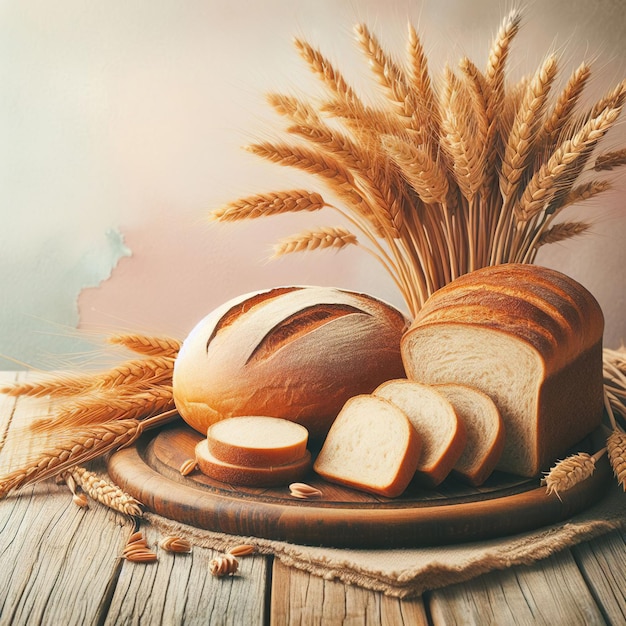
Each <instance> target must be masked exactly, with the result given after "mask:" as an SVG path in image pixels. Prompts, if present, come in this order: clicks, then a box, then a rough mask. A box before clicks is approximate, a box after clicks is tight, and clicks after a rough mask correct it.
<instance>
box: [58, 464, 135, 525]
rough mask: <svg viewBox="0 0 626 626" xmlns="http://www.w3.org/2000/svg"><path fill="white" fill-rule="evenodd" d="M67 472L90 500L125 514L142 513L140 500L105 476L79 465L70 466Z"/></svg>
mask: <svg viewBox="0 0 626 626" xmlns="http://www.w3.org/2000/svg"><path fill="white" fill-rule="evenodd" d="M67 473H68V474H69V475H70V476H72V478H73V479H74V480H75V481H76V483H77V484H78V485H79V486H80V488H81V489H82V490H83V491H84V492H85V493H86V494H87V495H88V496H89V497H90V498H91V499H92V500H95V501H96V502H100V503H101V504H104V505H105V506H107V507H109V508H110V509H113V510H115V511H119V512H120V513H125V514H126V515H131V516H133V517H141V516H142V515H143V511H142V505H141V502H139V501H138V500H136V499H135V498H133V497H132V496H130V495H129V494H127V493H126V492H125V491H123V490H122V489H120V487H118V486H117V485H116V484H114V483H112V482H111V481H109V480H107V479H106V478H103V477H101V476H98V475H97V474H95V473H94V472H91V471H89V470H88V469H86V468H84V467H79V466H76V467H72V468H70V469H69V470H68V472H67Z"/></svg>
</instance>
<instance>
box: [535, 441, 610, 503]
mask: <svg viewBox="0 0 626 626" xmlns="http://www.w3.org/2000/svg"><path fill="white" fill-rule="evenodd" d="M605 452H606V448H602V450H599V451H598V452H596V453H595V454H594V455H593V456H592V455H590V454H587V453H586V452H579V453H578V454H573V455H572V456H569V457H567V458H566V459H563V460H562V461H558V462H557V463H556V464H555V465H554V466H553V467H552V468H550V471H549V472H548V474H547V475H546V477H545V479H544V481H545V485H546V489H547V492H548V493H549V494H550V493H554V494H555V495H556V496H557V497H558V498H559V500H560V499H561V496H560V493H561V492H563V491H567V490H569V489H572V487H574V486H576V485H578V484H579V483H581V482H582V481H583V480H586V479H587V478H589V477H590V476H591V475H592V474H593V473H594V471H595V469H596V462H597V460H598V459H599V458H600V457H601V456H602V455H603V454H604V453H605Z"/></svg>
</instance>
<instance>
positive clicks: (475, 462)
mask: <svg viewBox="0 0 626 626" xmlns="http://www.w3.org/2000/svg"><path fill="white" fill-rule="evenodd" d="M435 389H436V390H437V391H438V392H439V393H442V394H443V395H444V396H445V397H446V398H447V399H448V400H449V401H450V403H451V404H452V406H453V407H454V409H455V411H456V414H457V416H458V418H459V420H460V421H461V422H462V423H463V425H464V426H465V433H466V435H467V442H466V444H465V449H464V450H463V453H462V454H461V456H460V458H459V460H458V461H457V462H456V464H455V466H454V468H453V469H452V473H453V475H455V476H456V477H457V478H460V479H461V480H463V481H464V482H466V483H469V484H470V485H473V486H475V487H478V486H479V485H482V484H483V483H484V482H485V480H487V478H489V476H490V475H491V473H492V472H493V470H494V469H495V467H496V465H497V464H498V461H499V460H500V455H501V454H502V450H503V449H504V439H505V437H504V435H505V430H504V422H503V421H502V417H501V416H500V411H498V407H497V406H496V405H495V402H494V401H493V400H492V399H491V398H490V397H489V396H488V395H486V394H484V393H482V392H480V391H477V390H476V389H472V388H471V387H467V386H466V385H455V384H449V385H436V386H435Z"/></svg>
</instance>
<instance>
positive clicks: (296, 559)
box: [145, 485, 626, 598]
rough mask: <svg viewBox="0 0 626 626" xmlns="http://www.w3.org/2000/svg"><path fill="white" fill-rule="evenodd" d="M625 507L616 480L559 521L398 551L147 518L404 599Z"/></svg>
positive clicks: (564, 544)
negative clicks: (223, 530) (233, 532)
mask: <svg viewBox="0 0 626 626" xmlns="http://www.w3.org/2000/svg"><path fill="white" fill-rule="evenodd" d="M625 513H626V494H624V493H623V492H621V491H620V490H619V488H618V487H617V485H615V486H614V487H613V488H612V489H611V490H610V492H609V494H608V495H607V496H606V497H605V498H603V500H602V501H601V502H600V503H599V504H596V505H595V506H594V507H592V508H590V509H588V510H587V511H585V512H583V513H580V514H579V515H577V516H575V517H573V518H571V519H570V520H569V521H568V522H566V523H563V524H556V525H553V526H548V527H545V528H542V529H538V530H536V531H532V532H527V533H523V534H520V535H515V536H511V537H504V538H498V539H494V540H489V541H480V542H474V543H467V544H458V545H453V546H442V547H434V548H431V547H429V548H416V549H412V548H411V549H402V550H342V549H335V548H321V547H315V546H301V545H295V544H291V543H287V542H283V541H273V540H268V539H262V538H258V537H245V536H235V535H227V534H224V533H219V532H213V531H207V530H202V529H199V528H194V527H192V526H188V525H186V524H181V523H179V522H176V521H174V520H170V519H166V518H164V517H161V516H159V515H156V514H153V513H146V515H145V520H146V521H147V522H148V523H150V524H151V525H152V526H153V527H154V528H155V529H157V530H158V531H159V532H161V533H163V534H168V535H171V534H175V535H178V536H183V537H186V538H187V539H189V540H190V541H191V542H192V543H193V544H194V545H197V546H201V547H205V548H211V549H214V550H218V551H225V550H227V549H228V548H229V547H232V546H234V545H237V544H241V543H246V544H251V545H254V546H255V547H256V549H257V551H258V553H260V554H264V555H272V556H274V557H276V558H278V559H279V560H280V561H281V562H282V563H284V564H285V565H287V566H289V567H294V568H297V569H300V570H303V571H306V572H308V573H310V574H312V575H314V576H319V577H322V578H325V579H327V580H340V581H341V582H343V583H345V584H351V585H357V586H359V587H363V588H365V589H370V590H373V591H380V592H382V593H384V594H385V595H389V596H394V597H398V598H406V597H412V596H419V595H421V594H422V593H424V592H425V591H429V590H433V589H438V588H441V587H445V586H448V585H452V584H455V583H460V582H466V581H468V580H471V579H472V578H475V577H476V576H479V575H481V574H486V573H488V572H492V571H496V570H502V569H506V568H509V567H512V566H517V565H530V564H532V563H535V562H537V561H539V560H541V559H545V558H547V557H549V556H551V555H553V554H555V553H557V552H559V551H561V550H564V549H566V548H570V547H572V546H574V545H576V544H579V543H581V542H583V541H589V540H591V539H594V538H596V537H599V536H601V535H603V534H606V533H608V532H611V531H613V530H617V529H626V519H625V518H626V515H625Z"/></svg>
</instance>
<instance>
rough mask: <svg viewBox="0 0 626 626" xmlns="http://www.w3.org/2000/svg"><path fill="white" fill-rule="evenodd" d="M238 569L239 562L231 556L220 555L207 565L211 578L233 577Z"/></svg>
mask: <svg viewBox="0 0 626 626" xmlns="http://www.w3.org/2000/svg"><path fill="white" fill-rule="evenodd" d="M238 569H239V561H238V560H237V559H236V558H235V557H234V556H233V555H232V554H222V555H220V556H217V557H215V558H214V559H212V560H211V562H210V563H209V570H210V572H211V574H213V576H217V577H219V578H221V577H222V576H233V575H234V574H235V573H236V572H237V570H238Z"/></svg>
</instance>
